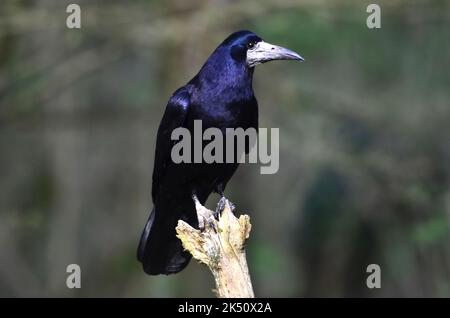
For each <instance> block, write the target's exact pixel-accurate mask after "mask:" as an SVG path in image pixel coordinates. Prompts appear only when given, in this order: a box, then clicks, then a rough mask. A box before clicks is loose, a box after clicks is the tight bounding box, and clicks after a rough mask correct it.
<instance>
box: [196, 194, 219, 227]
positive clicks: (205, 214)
mask: <svg viewBox="0 0 450 318" xmlns="http://www.w3.org/2000/svg"><path fill="white" fill-rule="evenodd" d="M192 199H193V200H194V203H195V210H196V211H197V218H198V228H199V230H200V231H204V230H205V227H206V224H208V225H209V226H213V223H212V221H211V218H213V217H214V212H212V211H211V210H209V209H207V208H206V207H204V206H203V205H202V204H201V203H200V201H199V200H198V198H197V196H196V195H195V194H193V195H192Z"/></svg>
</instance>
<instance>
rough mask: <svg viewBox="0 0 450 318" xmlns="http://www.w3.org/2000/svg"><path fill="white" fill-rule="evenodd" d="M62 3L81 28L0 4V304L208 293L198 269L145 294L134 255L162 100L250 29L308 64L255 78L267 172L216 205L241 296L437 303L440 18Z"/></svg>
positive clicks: (54, 8)
mask: <svg viewBox="0 0 450 318" xmlns="http://www.w3.org/2000/svg"><path fill="white" fill-rule="evenodd" d="M71 2H76V3H78V4H80V5H81V8H82V28H81V30H69V29H67V28H66V25H65V21H66V17H67V13H66V10H65V9H66V6H67V4H69V3H70V2H69V1H65V0H64V1H61V0H34V1H25V0H22V1H19V0H17V1H14V0H0V296H44V297H49V296H62V297H79V296H85V297H93V296H101V297H103V296H117V297H130V296H137V297H166V296H171V297H173V296H181V297H191V296H192V297H194V296H205V297H208V296H212V295H213V294H212V293H211V289H212V288H213V283H214V282H213V279H212V277H211V275H210V273H209V272H208V270H207V269H206V268H204V267H203V266H200V265H198V264H197V263H195V262H192V263H191V264H190V265H189V267H188V268H187V270H185V271H183V272H182V273H180V274H178V275H175V276H169V277H165V276H164V277H150V276H146V275H144V273H143V271H142V270H141V267H140V264H139V263H138V262H137V261H136V257H135V253H136V246H137V243H138V239H139V236H140V233H141V230H142V227H143V226H144V223H145V221H146V218H147V215H148V213H149V211H150V210H151V207H152V203H151V197H150V191H151V174H152V167H153V152H154V146H155V145H154V144H155V134H156V130H157V126H158V123H159V120H160V118H161V116H162V113H163V110H164V107H165V104H166V102H167V100H168V97H169V96H170V94H171V93H172V92H173V91H174V90H175V89H176V88H178V87H179V86H181V85H184V83H186V82H187V81H188V80H189V79H190V78H191V77H193V76H194V75H195V73H196V72H197V71H198V70H199V68H200V67H201V65H202V63H203V62H204V61H205V60H206V58H207V57H208V55H209V54H210V52H211V51H212V50H213V49H214V48H215V47H216V46H217V45H218V44H219V43H220V42H221V41H222V40H223V39H224V38H225V37H226V36H227V35H228V34H229V33H231V32H233V31H236V30H239V29H250V30H252V31H254V32H256V33H257V34H259V35H260V36H261V37H263V38H264V39H265V40H267V41H268V42H272V43H275V44H279V45H283V46H286V47H289V48H291V49H293V50H295V51H297V52H299V53H300V54H301V55H302V56H303V57H304V58H305V59H306V62H305V63H303V64H296V63H292V62H274V63H270V64H266V65H263V66H260V67H258V68H257V70H256V72H255V80H254V89H255V92H256V95H257V98H258V100H259V106H260V125H261V127H268V128H270V127H278V128H280V149H279V150H280V170H279V172H278V173H277V174H274V175H261V174H259V167H258V165H251V164H246V165H243V166H241V167H240V168H239V169H238V172H237V174H236V175H235V177H234V178H233V179H232V181H231V182H230V184H229V186H228V189H227V191H226V193H227V196H228V197H229V198H230V199H231V200H232V201H233V202H234V203H235V204H236V205H237V209H238V211H240V212H242V213H248V214H250V215H251V217H252V223H253V230H252V234H251V238H250V240H249V242H248V246H247V251H248V261H249V267H250V272H251V275H252V278H253V282H254V287H255V292H256V295H257V296H265V297H283V296H285V297H293V296H363V297H376V296H399V297H404V296H438V297H450V245H449V240H450V237H449V226H450V103H449V101H450V72H449V62H450V41H449V39H450V32H449V30H450V3H449V1H377V3H378V4H379V5H380V6H381V9H382V16H381V18H382V27H381V29H378V30H370V29H368V28H367V27H366V18H367V16H368V13H366V7H367V5H368V4H369V3H371V2H370V1H312V0H309V1H300V0H298V1H293V0H277V1H267V0H263V1H256V0H253V1H231V0H229V1H227V0H215V1H206V0H205V1H200V0H194V1H184V0H183V1H182V0H173V1H144V0H139V1H128V2H126V1H119V0H115V1H100V0H89V1H87V0H84V1H81V0H78V1H71ZM217 199H218V198H217V197H216V196H213V197H212V198H211V200H210V201H209V206H210V207H214V206H215V203H216V201H217ZM71 263H76V264H79V265H80V266H81V269H82V288H81V289H76V290H70V289H68V288H67V287H66V284H65V282H66V277H67V275H68V274H67V273H66V266H67V265H68V264H71ZM371 263H376V264H379V265H380V266H381V273H382V287H381V289H378V290H370V289H368V288H367V287H366V277H367V274H366V272H365V271H366V267H367V265H368V264H371Z"/></svg>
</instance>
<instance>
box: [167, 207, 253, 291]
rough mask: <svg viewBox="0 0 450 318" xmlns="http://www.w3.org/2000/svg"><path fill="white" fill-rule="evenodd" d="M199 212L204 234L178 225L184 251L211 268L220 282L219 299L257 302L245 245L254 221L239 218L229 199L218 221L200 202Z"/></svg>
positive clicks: (184, 223) (177, 228) (200, 224)
mask: <svg viewBox="0 0 450 318" xmlns="http://www.w3.org/2000/svg"><path fill="white" fill-rule="evenodd" d="M196 210H197V216H198V220H199V227H200V230H197V229H195V228H193V227H192V226H190V225H189V224H187V223H186V222H184V221H182V220H179V221H178V225H177V227H176V231H177V237H178V238H179V239H180V240H181V242H182V243H183V247H184V248H185V249H186V250H187V251H189V253H191V254H192V256H193V257H194V258H195V259H196V260H198V261H199V262H201V263H204V264H206V265H207V266H208V268H209V269H210V271H211V272H212V274H213V276H214V279H215V282H216V289H215V290H214V291H215V293H216V295H217V297H220V298H254V297H255V296H254V293H253V287H252V282H251V280H250V274H249V271H248V267H247V259H246V256H245V241H246V240H247V239H248V237H249V234H250V230H251V224H250V217H249V216H248V215H241V216H240V217H239V219H238V218H236V217H235V216H234V214H233V212H232V211H231V208H230V203H229V202H228V200H226V199H225V204H224V208H223V210H222V211H221V213H220V215H219V219H218V220H217V219H216V218H215V217H214V212H213V211H211V210H208V209H207V208H206V207H204V206H202V205H201V204H200V202H198V201H196Z"/></svg>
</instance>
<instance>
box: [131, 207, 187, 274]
mask: <svg viewBox="0 0 450 318" xmlns="http://www.w3.org/2000/svg"><path fill="white" fill-rule="evenodd" d="M169 223H170V222H169ZM169 223H167V222H162V221H160V218H158V217H157V215H156V211H155V208H153V211H152V212H151V213H150V216H149V218H148V220H147V224H146V225H145V228H144V231H143V232H142V236H141V240H140V242H139V247H138V251H137V257H138V260H139V261H140V262H141V263H142V266H143V268H144V271H145V272H146V273H147V274H149V275H159V274H165V275H169V274H174V273H178V272H180V271H182V270H183V269H184V268H185V267H186V266H187V265H188V264H189V261H190V260H191V255H190V254H189V253H188V252H186V251H185V250H184V249H183V246H182V244H181V241H180V240H179V239H178V238H177V237H176V236H175V226H176V224H169Z"/></svg>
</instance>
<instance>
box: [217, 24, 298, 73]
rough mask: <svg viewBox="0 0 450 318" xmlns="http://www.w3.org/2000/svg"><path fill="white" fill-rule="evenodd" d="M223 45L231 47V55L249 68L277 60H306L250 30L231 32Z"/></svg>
mask: <svg viewBox="0 0 450 318" xmlns="http://www.w3.org/2000/svg"><path fill="white" fill-rule="evenodd" d="M221 46H222V47H227V48H229V50H230V51H229V52H230V55H231V57H232V58H233V59H234V60H235V61H237V62H242V63H245V64H246V65H247V67H249V68H253V67H255V66H256V65H258V64H262V63H266V62H270V61H275V60H297V61H303V60H304V59H303V58H302V57H301V56H300V55H299V54H298V53H296V52H294V51H291V50H289V49H286V48H284V47H281V46H277V45H274V44H270V43H267V42H264V41H263V40H262V39H261V38H260V37H259V36H257V35H256V34H254V33H253V32H250V31H239V32H235V33H233V34H231V35H230V36H229V37H228V38H227V39H226V40H225V41H224V42H223V43H222V45H221Z"/></svg>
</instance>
